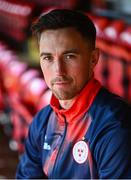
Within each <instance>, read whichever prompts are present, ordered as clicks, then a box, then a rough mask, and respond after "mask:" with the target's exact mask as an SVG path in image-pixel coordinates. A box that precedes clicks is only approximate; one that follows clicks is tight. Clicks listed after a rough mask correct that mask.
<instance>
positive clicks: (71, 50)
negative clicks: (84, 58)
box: [40, 49, 79, 57]
mask: <svg viewBox="0 0 131 180" xmlns="http://www.w3.org/2000/svg"><path fill="white" fill-rule="evenodd" d="M68 53H76V54H79V50H78V49H69V50H66V51H64V52H63V54H68ZM51 55H52V54H51V53H48V52H41V53H40V57H42V56H51Z"/></svg>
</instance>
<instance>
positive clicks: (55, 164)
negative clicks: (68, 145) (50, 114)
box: [51, 116, 68, 179]
mask: <svg viewBox="0 0 131 180" xmlns="http://www.w3.org/2000/svg"><path fill="white" fill-rule="evenodd" d="M64 122H65V130H64V134H63V139H62V141H61V144H60V147H59V150H58V153H57V156H56V160H55V163H54V168H53V171H52V175H51V179H53V176H54V171H55V169H56V166H57V161H58V157H59V154H60V150H61V147H62V145H63V142H64V140H65V136H66V131H67V124H68V123H67V122H66V118H65V116H64Z"/></svg>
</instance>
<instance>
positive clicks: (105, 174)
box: [95, 109, 131, 179]
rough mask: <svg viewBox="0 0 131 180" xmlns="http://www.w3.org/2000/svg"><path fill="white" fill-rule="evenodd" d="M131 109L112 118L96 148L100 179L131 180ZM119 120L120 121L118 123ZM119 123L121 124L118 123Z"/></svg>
mask: <svg viewBox="0 0 131 180" xmlns="http://www.w3.org/2000/svg"><path fill="white" fill-rule="evenodd" d="M130 110H131V109H128V111H126V110H125V109H123V111H124V112H123V113H121V112H120V111H118V112H117V114H114V115H113V116H110V118H109V119H110V120H109V119H108V120H109V124H110V122H112V124H111V125H109V124H108V123H107V125H106V127H105V128H103V129H104V130H103V132H104V133H103V134H101V138H100V141H98V143H97V145H96V148H95V159H96V163H97V167H98V169H99V178H100V179H131V123H130V121H131V111H130ZM118 119H119V121H118ZM116 122H119V123H116Z"/></svg>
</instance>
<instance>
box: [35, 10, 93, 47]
mask: <svg viewBox="0 0 131 180" xmlns="http://www.w3.org/2000/svg"><path fill="white" fill-rule="evenodd" d="M67 27H73V28H75V29H76V30H77V31H78V32H79V33H80V34H81V35H82V36H83V37H84V38H85V39H86V40H88V41H90V44H91V46H92V48H93V49H94V47H95V41H96V28H95V26H94V24H93V22H92V20H91V19H90V18H89V17H88V16H87V15H85V14H83V13H82V12H78V11H75V10H69V9H53V10H51V11H49V12H47V13H43V14H41V16H40V17H39V18H38V19H37V20H36V21H35V22H34V23H33V24H32V32H33V34H35V35H37V37H38V39H39V38H40V35H41V33H42V31H44V30H48V29H54V30H55V29H60V28H67Z"/></svg>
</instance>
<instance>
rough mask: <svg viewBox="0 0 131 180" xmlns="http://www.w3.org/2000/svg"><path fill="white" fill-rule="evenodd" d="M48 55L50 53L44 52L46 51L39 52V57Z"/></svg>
mask: <svg viewBox="0 0 131 180" xmlns="http://www.w3.org/2000/svg"><path fill="white" fill-rule="evenodd" d="M50 55H51V53H46V52H42V53H40V57H42V56H50Z"/></svg>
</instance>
